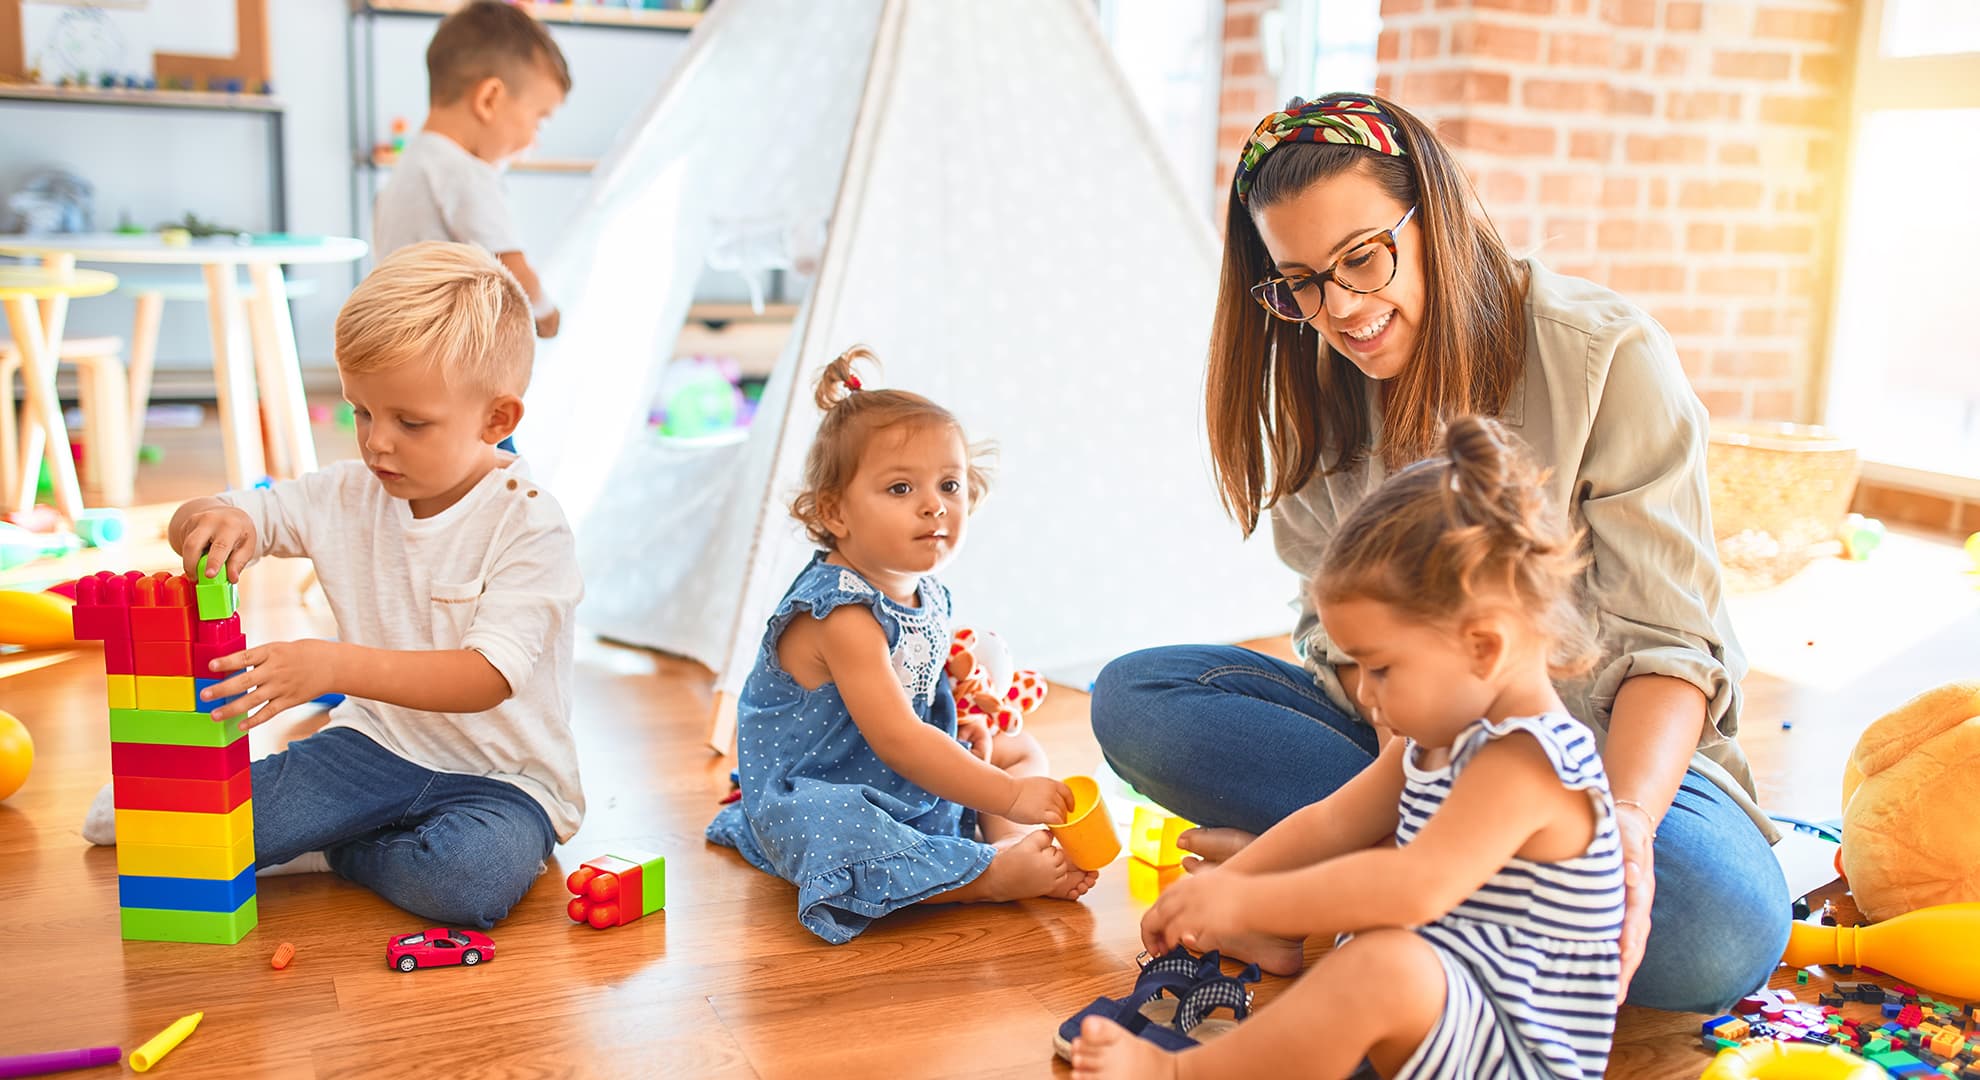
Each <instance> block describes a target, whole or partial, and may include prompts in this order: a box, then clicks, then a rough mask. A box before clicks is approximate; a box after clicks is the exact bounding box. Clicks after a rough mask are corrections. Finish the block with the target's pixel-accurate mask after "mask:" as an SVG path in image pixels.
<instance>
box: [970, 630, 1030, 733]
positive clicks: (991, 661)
mask: <svg viewBox="0 0 1980 1080" xmlns="http://www.w3.org/2000/svg"><path fill="white" fill-rule="evenodd" d="M948 672H949V678H950V679H951V680H953V686H954V690H955V695H956V715H957V716H960V717H964V718H968V717H971V716H981V717H983V718H984V720H985V721H987V722H988V723H989V725H990V730H991V731H993V732H995V733H997V734H1000V735H1016V734H1017V733H1018V732H1019V731H1020V730H1022V729H1023V728H1024V718H1025V716H1026V715H1027V714H1029V713H1030V712H1032V711H1033V710H1034V709H1036V708H1038V706H1039V705H1041V704H1043V703H1044V701H1045V680H1044V679H1042V678H1040V677H1039V675H1038V673H1037V672H1036V671H1019V670H1017V666H1016V665H1015V664H1014V663H1012V662H1011V650H1010V647H1009V646H1008V645H1005V644H1004V639H1003V638H1000V637H998V636H997V635H996V634H995V633H994V632H992V631H989V630H972V629H969V628H967V627H965V628H963V629H961V630H957V631H956V633H955V637H954V638H953V639H952V640H951V641H950V642H949V663H948Z"/></svg>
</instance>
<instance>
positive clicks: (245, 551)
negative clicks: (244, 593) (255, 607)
mask: <svg viewBox="0 0 1980 1080" xmlns="http://www.w3.org/2000/svg"><path fill="white" fill-rule="evenodd" d="M260 543H261V537H260V534H258V533H257V532H255V528H254V519H253V518H251V517H249V516H248V513H247V511H245V510H242V509H241V508H239V507H237V506H222V505H216V506H213V507H211V508H209V509H206V510H201V511H200V512H199V513H197V514H194V515H193V516H192V517H189V518H187V519H186V532H185V537H184V539H183V540H182V541H181V542H180V544H179V556H180V558H182V559H184V560H185V566H186V576H187V577H189V578H192V579H194V581H195V582H197V580H198V577H199V557H200V556H201V555H207V554H211V555H212V556H213V557H212V558H210V559H208V560H206V572H207V577H208V578H214V577H218V576H220V572H221V571H220V568H221V567H223V566H224V567H226V573H227V580H228V581H231V582H239V581H240V580H241V571H243V570H245V569H247V564H248V563H249V561H251V560H252V559H253V558H254V555H255V550H256V548H257V547H258V546H259V545H260Z"/></svg>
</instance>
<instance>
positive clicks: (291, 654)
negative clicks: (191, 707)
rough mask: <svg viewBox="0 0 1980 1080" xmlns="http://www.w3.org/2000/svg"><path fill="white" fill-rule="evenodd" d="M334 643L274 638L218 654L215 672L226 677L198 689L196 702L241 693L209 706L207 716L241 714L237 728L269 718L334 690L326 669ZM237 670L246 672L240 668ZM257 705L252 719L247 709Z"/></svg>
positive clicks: (333, 653)
mask: <svg viewBox="0 0 1980 1080" xmlns="http://www.w3.org/2000/svg"><path fill="white" fill-rule="evenodd" d="M336 654H337V644H336V642H333V641H322V640H319V639H316V638H305V639H304V640H301V641H276V642H270V643H269V644H267V645H256V646H255V647H253V648H251V649H246V650H243V651H241V652H237V653H234V654H232V655H230V656H223V657H220V658H219V659H217V660H215V661H213V670H214V671H216V672H230V671H231V672H234V673H235V674H234V675H233V677H232V678H229V679H227V680H225V681H223V682H221V683H220V684H219V685H217V686H209V687H207V688H206V689H205V690H204V691H202V692H201V693H200V695H199V696H200V700H201V701H212V700H214V699H216V698H224V697H234V696H236V695H244V696H241V697H240V698H239V700H236V701H230V702H228V703H227V704H225V705H222V706H221V707H219V708H217V709H215V710H213V719H215V720H229V719H232V718H233V717H236V716H238V717H241V718H242V719H241V730H243V731H245V730H247V729H248V728H251V727H254V726H255V725H257V724H260V723H262V722H263V721H266V720H271V719H273V718H274V717H275V714H276V713H279V712H281V711H282V710H284V709H288V708H293V707H295V706H297V705H302V704H305V703H308V702H311V701H315V700H316V699H317V698H319V697H322V696H323V695H325V694H328V693H331V692H333V691H335V690H336V686H335V677H334V676H333V675H332V674H331V669H332V667H333V666H334V664H335V661H336ZM242 668H246V669H247V670H245V671H243V670H241V669H242ZM257 707H259V708H260V711H259V712H256V713H255V715H253V716H252V717H250V716H248V715H247V714H248V713H249V712H252V711H254V710H255V709H256V708H257Z"/></svg>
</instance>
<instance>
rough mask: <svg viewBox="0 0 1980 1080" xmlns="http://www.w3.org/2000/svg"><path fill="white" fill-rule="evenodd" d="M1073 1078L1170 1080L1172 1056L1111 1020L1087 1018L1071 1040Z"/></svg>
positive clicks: (1174, 1066)
mask: <svg viewBox="0 0 1980 1080" xmlns="http://www.w3.org/2000/svg"><path fill="white" fill-rule="evenodd" d="M1072 1064H1073V1075H1074V1076H1078V1077H1084V1078H1095V1080H1098V1078H1104V1077H1116V1076H1118V1077H1127V1078H1130V1080H1142V1078H1145V1077H1162V1078H1173V1077H1174V1076H1175V1075H1176V1056H1175V1055H1174V1054H1170V1053H1167V1052H1165V1051H1163V1050H1162V1048H1161V1047H1159V1046H1156V1045H1155V1044H1154V1043H1151V1042H1149V1041H1148V1040H1146V1039H1137V1038H1135V1037H1134V1036H1133V1035H1130V1034H1128V1030H1127V1029H1126V1028H1124V1027H1122V1026H1121V1025H1119V1024H1116V1023H1114V1022H1113V1021H1112V1020H1106V1019H1102V1018H1101V1017H1098V1016H1089V1017H1087V1018H1086V1022H1085V1023H1083V1024H1081V1025H1080V1026H1079V1038H1077V1039H1074V1040H1073V1047H1072Z"/></svg>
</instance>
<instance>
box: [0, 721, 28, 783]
mask: <svg viewBox="0 0 1980 1080" xmlns="http://www.w3.org/2000/svg"><path fill="white" fill-rule="evenodd" d="M32 768H34V737H33V736H31V735H29V734H28V729H27V725H25V724H22V723H21V722H20V721H19V720H16V719H14V717H13V714H11V713H7V712H0V799H5V798H6V797H7V796H9V795H12V794H13V793H14V792H16V791H19V790H20V789H21V785H22V784H24V783H27V777H28V770H30V769H32Z"/></svg>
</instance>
